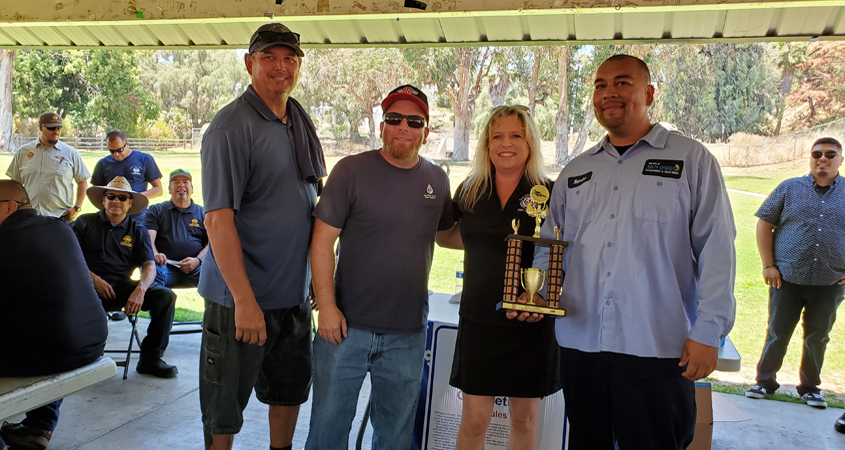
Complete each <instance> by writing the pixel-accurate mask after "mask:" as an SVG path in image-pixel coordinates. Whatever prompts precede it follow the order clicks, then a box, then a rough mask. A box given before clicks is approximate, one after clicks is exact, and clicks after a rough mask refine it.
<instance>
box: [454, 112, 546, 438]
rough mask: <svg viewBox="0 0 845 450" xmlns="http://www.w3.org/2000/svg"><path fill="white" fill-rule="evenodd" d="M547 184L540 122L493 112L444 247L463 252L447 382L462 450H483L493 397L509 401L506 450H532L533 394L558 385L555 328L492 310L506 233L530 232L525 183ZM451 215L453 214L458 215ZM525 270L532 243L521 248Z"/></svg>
mask: <svg viewBox="0 0 845 450" xmlns="http://www.w3.org/2000/svg"><path fill="white" fill-rule="evenodd" d="M538 184H542V185H545V186H546V187H547V188H548V189H549V191H551V190H552V181H551V180H549V178H548V177H547V176H546V174H545V170H544V167H543V158H542V154H541V153H540V136H539V133H538V131H537V126H536V125H535V124H534V121H533V119H532V118H531V116H530V114H529V112H528V108H526V107H524V106H500V107H498V108H496V109H494V110H493V112H492V114H491V116H490V119H489V120H488V121H487V124H486V125H485V127H484V132H483V133H482V136H481V138H480V140H479V142H478V147H477V148H476V152H475V158H474V159H473V163H472V170H471V172H470V174H469V176H468V177H467V179H466V180H464V182H463V183H461V185H460V186H459V187H458V189H457V191H456V194H455V198H454V201H455V204H456V205H457V206H458V209H460V214H459V217H460V221H459V223H458V225H456V226H455V228H454V229H452V230H451V232H450V233H449V235H448V238H446V239H444V240H443V241H444V242H443V243H440V242H439V243H440V244H441V245H444V244H445V245H444V246H447V247H451V248H456V249H464V250H465V251H466V253H465V255H464V290H463V294H462V295H461V309H460V316H461V318H460V323H459V325H458V338H457V343H456V346H455V358H454V362H453V364H452V376H451V379H450V384H451V385H452V386H455V387H456V388H458V389H460V390H461V391H463V396H462V397H463V410H462V418H461V425H460V429H459V431H458V440H457V448H458V449H459V450H469V449H482V450H483V449H484V439H485V435H486V432H487V428H488V426H489V423H490V418H491V415H492V413H493V407H494V403H495V399H496V397H497V396H507V397H509V401H508V407H509V413H508V418H509V420H510V439H509V441H508V449H510V450H515V449H534V448H535V447H536V441H537V421H538V419H537V409H538V406H539V402H540V397H543V396H546V395H550V394H553V393H555V392H557V391H558V390H559V389H560V377H559V375H558V374H559V363H558V361H559V349H558V346H557V342H556V341H555V336H554V322H553V320H552V319H551V318H545V319H544V318H542V315H537V314H532V315H530V316H529V315H528V313H522V314H524V315H525V317H523V319H528V320H524V321H520V320H514V319H515V318H516V313H515V312H508V313H505V312H504V311H496V303H498V302H500V301H501V300H502V290H503V286H504V273H505V252H506V249H507V244H506V242H505V237H506V236H507V235H508V234H512V233H513V229H512V228H511V222H512V220H513V219H516V220H518V221H519V226H520V228H519V234H521V235H531V234H533V232H534V219H533V218H531V217H529V216H528V214H527V213H526V211H525V209H526V208H525V207H526V206H527V205H528V203H529V202H531V197H530V195H529V193H530V190H531V187H532V186H535V185H538ZM456 218H457V217H456ZM522 252H523V253H522V254H523V258H522V260H523V267H525V268H527V267H531V261H532V259H533V258H532V257H531V255H532V252H533V245H532V244H531V243H530V242H525V243H524V247H523V250H522Z"/></svg>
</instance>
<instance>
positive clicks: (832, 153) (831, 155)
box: [810, 150, 839, 159]
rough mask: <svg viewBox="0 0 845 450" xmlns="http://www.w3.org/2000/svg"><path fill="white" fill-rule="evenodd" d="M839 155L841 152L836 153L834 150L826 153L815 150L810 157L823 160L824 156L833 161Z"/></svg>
mask: <svg viewBox="0 0 845 450" xmlns="http://www.w3.org/2000/svg"><path fill="white" fill-rule="evenodd" d="M838 154H839V152H835V151H833V150H828V151H826V152H821V151H819V150H813V151H812V152H810V156H812V157H813V159H822V155H824V157H825V158H827V159H833V158H836V155H838Z"/></svg>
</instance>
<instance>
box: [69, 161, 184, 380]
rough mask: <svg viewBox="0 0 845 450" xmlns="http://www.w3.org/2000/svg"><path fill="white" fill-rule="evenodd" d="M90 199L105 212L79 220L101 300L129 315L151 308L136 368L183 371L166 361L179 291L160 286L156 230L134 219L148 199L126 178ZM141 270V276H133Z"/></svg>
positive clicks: (165, 374) (160, 373) (95, 190)
mask: <svg viewBox="0 0 845 450" xmlns="http://www.w3.org/2000/svg"><path fill="white" fill-rule="evenodd" d="M88 199H89V200H91V203H93V204H94V205H95V206H97V208H99V209H100V210H101V211H100V212H99V213H92V214H83V215H82V216H79V218H77V219H76V220H75V221H74V222H73V231H74V232H75V233H76V238H77V239H78V240H79V246H80V247H82V254H83V255H84V256H85V263H86V264H87V265H88V271H89V272H90V275H91V281H93V282H94V289H95V290H96V291H97V295H99V297H100V300H101V301H102V303H103V305H104V306H105V307H107V308H110V307H123V308H124V310H125V311H126V314H127V315H131V314H137V313H138V312H139V311H142V310H143V311H149V313H150V325H149V327H148V328H147V336H146V337H145V338H144V340H143V341H142V342H141V356H140V358H139V359H138V365H137V366H136V367H135V370H137V371H138V373H145V374H150V375H154V376H157V377H162V378H171V377H174V376H176V374H177V373H178V372H179V371H178V369H176V366H172V365H169V364H167V363H165V362H164V360H162V359H161V357H162V355H164V350H165V349H166V348H167V343H168V342H169V341H170V328H171V326H172V325H173V314H174V313H175V311H176V294H174V293H173V291H171V290H170V289H168V288H166V287H163V286H155V285H153V282H154V281H155V274H156V271H155V262H154V261H153V249H152V245H151V244H150V234H149V233H148V232H147V229H146V228H144V226H143V225H141V224H139V223H138V222H136V221H135V220H134V219H132V218H131V217H129V214H130V213H136V212H138V211H140V210H142V209H144V208H146V207H147V197H145V196H143V195H141V194H139V193H137V192H133V191H132V189H131V187H130V186H129V182H127V181H126V179H124V178H123V177H115V179H113V180H111V181H110V182H109V184H108V185H106V186H91V187H90V188H88ZM139 267H140V268H141V280H140V281H133V280H132V279H130V278H129V277H130V275H131V274H132V272H134V271H135V269H137V268H139Z"/></svg>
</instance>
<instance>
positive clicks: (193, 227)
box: [147, 169, 208, 288]
mask: <svg viewBox="0 0 845 450" xmlns="http://www.w3.org/2000/svg"><path fill="white" fill-rule="evenodd" d="M192 181H193V178H192V177H191V174H190V173H189V172H188V171H187V170H183V169H176V170H174V171H173V172H170V182H169V184H168V190H169V191H170V200H169V201H167V202H164V203H159V204H156V205H152V206H150V207H149V208H148V209H147V230H148V231H149V232H150V240H151V241H152V244H153V253H154V254H155V261H156V283H158V284H161V285H164V286H166V287H169V288H172V287H197V284H198V283H199V280H200V265H201V264H202V258H204V257H205V252H206V250H208V234H207V233H206V232H205V225H204V220H205V214H203V210H202V206H200V205H197V204H196V203H194V201H193V200H191V195H192V194H193V193H194V186H193V184H192Z"/></svg>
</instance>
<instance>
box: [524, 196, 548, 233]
mask: <svg viewBox="0 0 845 450" xmlns="http://www.w3.org/2000/svg"><path fill="white" fill-rule="evenodd" d="M548 200H549V190H548V189H546V187H545V186H543V185H542V184H538V185H537V186H534V187H532V188H531V203H530V204H529V205H528V206H526V207H525V212H526V213H528V215H529V216H531V217H533V218H534V221H535V223H536V225H535V226H534V237H535V238H538V239H539V238H540V225H541V224H542V223H543V219H545V218H546V217H548V215H549V209H548V208H546V202H547V201H548Z"/></svg>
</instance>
